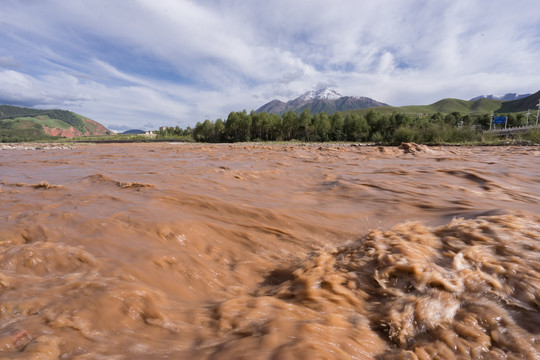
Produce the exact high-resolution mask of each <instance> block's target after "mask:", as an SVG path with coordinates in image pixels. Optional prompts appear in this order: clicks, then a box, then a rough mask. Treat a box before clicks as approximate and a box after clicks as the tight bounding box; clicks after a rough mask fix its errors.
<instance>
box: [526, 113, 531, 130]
mask: <svg viewBox="0 0 540 360" xmlns="http://www.w3.org/2000/svg"><path fill="white" fill-rule="evenodd" d="M525 115H527V122H526V123H525V126H529V116H530V115H531V109H529V110H527V114H525Z"/></svg>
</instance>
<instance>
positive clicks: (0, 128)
mask: <svg viewBox="0 0 540 360" xmlns="http://www.w3.org/2000/svg"><path fill="white" fill-rule="evenodd" d="M42 125H44V126H46V127H49V128H53V129H55V128H56V129H63V130H67V129H70V128H71V127H72V126H73V127H74V128H76V129H77V130H79V131H81V132H82V133H90V134H94V133H96V132H98V133H99V134H102V133H103V129H104V130H107V129H105V128H102V126H101V124H99V123H97V122H94V121H88V119H87V118H86V117H84V116H81V115H79V114H75V113H73V112H70V111H66V110H38V109H30V108H23V107H17V106H10V105H0V142H2V141H9V140H17V139H26V140H27V139H31V138H36V139H50V138H53V137H51V136H49V135H47V133H46V132H45V131H44V129H43V127H42ZM99 128H101V129H99Z"/></svg>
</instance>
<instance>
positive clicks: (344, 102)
mask: <svg viewBox="0 0 540 360" xmlns="http://www.w3.org/2000/svg"><path fill="white" fill-rule="evenodd" d="M377 106H388V104H385V103H382V102H379V101H376V100H373V99H371V98H368V97H365V96H343V95H341V94H340V93H338V92H337V91H336V90H334V89H330V88H327V87H325V88H322V89H319V90H311V91H307V92H305V93H303V94H302V95H300V96H299V97H297V98H296V99H293V100H289V101H287V102H283V101H280V100H272V101H270V102H269V103H267V104H264V105H263V106H261V107H260V108H258V109H257V110H256V112H258V113H262V112H267V113H275V114H280V115H281V114H283V113H285V112H287V111H289V110H292V111H294V112H297V113H301V112H303V111H304V110H305V109H306V108H309V110H310V111H311V112H312V113H322V112H324V111H326V112H327V113H328V114H334V113H336V112H338V111H340V112H341V111H346V110H356V109H366V108H371V107H377Z"/></svg>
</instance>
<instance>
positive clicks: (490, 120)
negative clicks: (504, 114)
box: [489, 111, 493, 130]
mask: <svg viewBox="0 0 540 360" xmlns="http://www.w3.org/2000/svg"><path fill="white" fill-rule="evenodd" d="M492 122H493V111H492V112H491V115H490V117H489V130H491V123H492Z"/></svg>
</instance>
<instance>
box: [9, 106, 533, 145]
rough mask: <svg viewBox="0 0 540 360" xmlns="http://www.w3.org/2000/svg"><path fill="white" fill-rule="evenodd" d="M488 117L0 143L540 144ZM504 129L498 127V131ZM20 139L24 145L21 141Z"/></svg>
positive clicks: (372, 119) (281, 120)
mask: <svg viewBox="0 0 540 360" xmlns="http://www.w3.org/2000/svg"><path fill="white" fill-rule="evenodd" d="M507 118H508V124H507V125H508V127H518V126H524V125H526V118H525V115H524V114H522V113H517V114H516V113H509V114H507ZM490 121H491V117H490V115H489V114H465V115H463V114H461V113H459V112H452V113H449V114H442V113H435V114H431V115H430V114H416V115H411V114H406V113H399V112H393V113H391V114H384V113H379V112H377V111H375V110H373V109H370V110H368V111H366V112H365V113H358V112H345V113H340V112H337V113H334V114H332V115H328V114H327V113H325V112H323V113H320V114H319V113H316V114H312V113H311V112H310V111H309V109H306V110H304V111H303V112H302V113H301V114H297V113H295V112H293V111H289V112H286V113H284V114H283V115H278V114H270V113H256V112H254V111H251V112H250V113H247V112H246V111H245V110H244V111H241V112H231V113H230V114H229V116H228V118H227V119H226V120H222V119H217V120H215V121H211V120H205V121H204V122H198V123H197V124H196V126H195V127H194V128H193V129H192V128H190V127H187V128H186V129H182V128H180V127H178V126H176V127H164V128H161V129H160V130H158V131H155V132H154V134H153V137H148V136H145V135H135V134H116V135H104V136H83V137H74V138H59V137H57V138H54V137H47V138H46V139H41V138H34V139H32V138H31V137H30V138H29V137H25V138H21V139H13V138H10V139H4V140H7V141H3V139H2V138H0V143H2V142H5V143H8V142H9V143H14V142H61V143H84V142H88V143H133V142H199V143H237V142H242V143H245V142H254V143H267V142H286V143H295V142H298V143H344V144H347V143H349V144H351V143H361V144H365V145H388V146H393V145H394V146H395V145H399V144H401V143H416V144H423V145H458V144H459V145H534V144H540V128H538V127H537V128H533V129H529V130H528V131H524V132H520V133H516V134H512V135H511V136H506V137H501V136H500V135H497V134H495V133H492V132H487V131H486V130H489V128H490ZM500 126H501V125H499V127H500ZM18 140H20V141H18Z"/></svg>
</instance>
